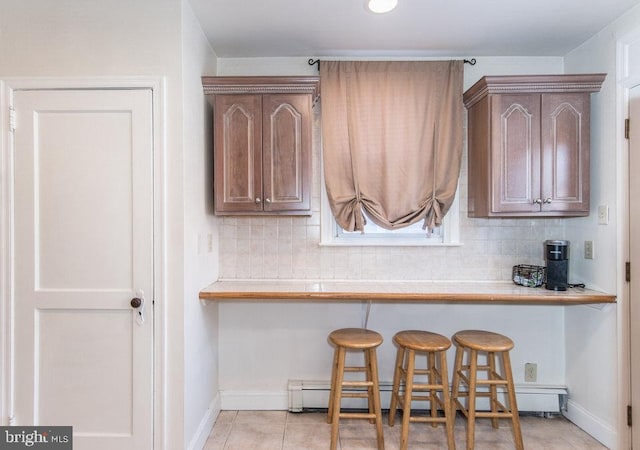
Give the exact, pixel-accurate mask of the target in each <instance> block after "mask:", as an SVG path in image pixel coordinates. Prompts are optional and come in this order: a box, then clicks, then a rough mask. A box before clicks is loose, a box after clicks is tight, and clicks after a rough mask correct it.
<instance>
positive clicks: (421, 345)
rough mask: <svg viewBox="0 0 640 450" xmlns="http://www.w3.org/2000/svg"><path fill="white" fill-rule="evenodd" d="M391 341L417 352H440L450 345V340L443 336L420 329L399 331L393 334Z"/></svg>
mask: <svg viewBox="0 0 640 450" xmlns="http://www.w3.org/2000/svg"><path fill="white" fill-rule="evenodd" d="M393 342H395V343H396V344H397V345H399V346H400V347H405V348H408V349H411V350H415V351H418V352H441V351H444V350H447V349H448V348H449V347H451V341H450V340H449V339H448V338H446V337H445V336H442V335H441V334H436V333H431V332H430V331H422V330H405V331H399V332H398V333H396V334H395V336H393Z"/></svg>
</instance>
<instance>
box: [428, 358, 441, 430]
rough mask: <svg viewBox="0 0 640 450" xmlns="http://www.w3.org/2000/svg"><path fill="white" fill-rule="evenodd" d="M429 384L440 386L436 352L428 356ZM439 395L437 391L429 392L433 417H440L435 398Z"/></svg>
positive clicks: (435, 424)
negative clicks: (437, 374)
mask: <svg viewBox="0 0 640 450" xmlns="http://www.w3.org/2000/svg"><path fill="white" fill-rule="evenodd" d="M427 370H428V373H427V383H428V384H439V383H438V378H437V376H436V354H435V353H434V352H429V353H428V354H427ZM436 395H437V390H436V389H431V390H430V392H429V396H430V398H431V401H430V402H429V403H430V406H431V417H432V418H436V417H438V404H437V402H436V401H435V397H436ZM431 426H432V427H433V428H436V427H437V426H438V423H437V422H432V423H431Z"/></svg>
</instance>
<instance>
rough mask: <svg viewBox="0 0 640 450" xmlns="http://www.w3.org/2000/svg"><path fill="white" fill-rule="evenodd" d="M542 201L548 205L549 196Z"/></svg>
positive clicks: (549, 201)
mask: <svg viewBox="0 0 640 450" xmlns="http://www.w3.org/2000/svg"><path fill="white" fill-rule="evenodd" d="M544 203H545V204H547V205H548V204H549V203H551V197H547V198H545V199H544Z"/></svg>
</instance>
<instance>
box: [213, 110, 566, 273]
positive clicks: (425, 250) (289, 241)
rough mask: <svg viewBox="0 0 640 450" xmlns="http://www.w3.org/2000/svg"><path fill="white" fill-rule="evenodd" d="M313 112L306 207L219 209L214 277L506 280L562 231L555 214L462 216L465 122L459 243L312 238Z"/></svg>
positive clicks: (316, 170)
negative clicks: (299, 213) (351, 243)
mask: <svg viewBox="0 0 640 450" xmlns="http://www.w3.org/2000/svg"><path fill="white" fill-rule="evenodd" d="M319 115H320V114H319V107H316V108H315V110H314V142H313V196H312V211H313V213H312V215H311V216H309V217H220V220H221V227H220V241H219V242H220V278H221V279H236V278H239V279H346V280H492V281H495V280H510V279H511V268H512V266H514V265H516V264H537V265H542V264H544V254H543V242H544V240H546V239H562V238H563V237H564V226H563V219H528V218H525V219H472V218H468V217H467V195H466V187H467V165H466V162H467V158H466V129H465V130H464V136H465V139H464V144H463V145H464V152H465V154H464V156H463V163H462V168H461V173H460V183H459V189H458V195H459V197H460V212H459V214H460V242H461V245H459V246H428V247H328V246H320V245H319V243H320V192H321V191H320V189H321V183H322V182H323V181H322V180H321V176H320V164H321V159H320V125H319V124H320V121H319ZM445 220H446V218H445Z"/></svg>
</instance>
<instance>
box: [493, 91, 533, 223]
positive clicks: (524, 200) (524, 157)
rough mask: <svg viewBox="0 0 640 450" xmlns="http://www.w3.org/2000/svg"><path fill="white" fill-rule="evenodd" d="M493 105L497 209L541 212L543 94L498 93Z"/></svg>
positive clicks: (494, 206) (494, 200) (495, 201)
mask: <svg viewBox="0 0 640 450" xmlns="http://www.w3.org/2000/svg"><path fill="white" fill-rule="evenodd" d="M493 102H494V103H493V105H492V115H493V118H492V123H493V129H492V142H493V151H492V176H493V199H492V201H493V204H492V211H493V212H513V213H521V212H537V211H539V210H540V206H539V204H537V203H535V200H536V199H538V198H539V197H540V191H539V186H540V95H539V94H523V95H496V96H495V98H494V99H493Z"/></svg>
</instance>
